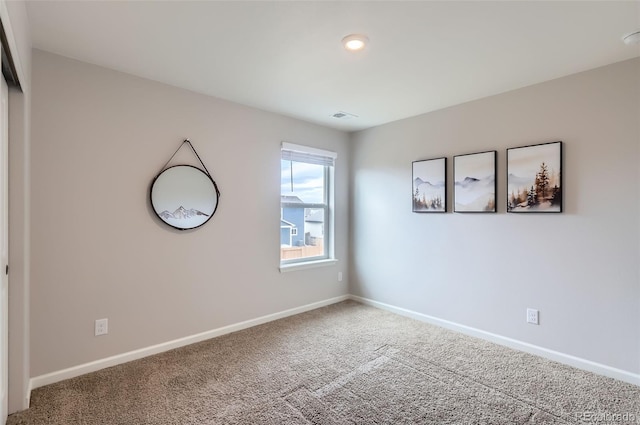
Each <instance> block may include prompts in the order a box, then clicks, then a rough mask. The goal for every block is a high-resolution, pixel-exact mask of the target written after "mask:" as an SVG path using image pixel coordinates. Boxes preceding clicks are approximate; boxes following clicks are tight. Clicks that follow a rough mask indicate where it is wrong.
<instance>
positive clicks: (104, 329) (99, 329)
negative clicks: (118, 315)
mask: <svg viewBox="0 0 640 425" xmlns="http://www.w3.org/2000/svg"><path fill="white" fill-rule="evenodd" d="M95 330H96V332H95V333H96V336H100V335H106V334H108V333H109V319H98V320H96V329H95Z"/></svg>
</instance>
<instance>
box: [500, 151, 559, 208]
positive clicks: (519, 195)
mask: <svg viewBox="0 0 640 425" xmlns="http://www.w3.org/2000/svg"><path fill="white" fill-rule="evenodd" d="M507 211H508V212H517V213H532V212H556V213H557V212H562V142H553V143H545V144H540V145H533V146H524V147H521V148H511V149H507Z"/></svg>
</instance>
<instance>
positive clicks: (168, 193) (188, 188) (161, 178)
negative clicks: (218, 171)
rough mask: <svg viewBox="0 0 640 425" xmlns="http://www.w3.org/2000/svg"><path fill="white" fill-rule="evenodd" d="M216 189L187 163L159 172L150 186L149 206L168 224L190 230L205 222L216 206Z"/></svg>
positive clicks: (204, 176)
mask: <svg viewBox="0 0 640 425" xmlns="http://www.w3.org/2000/svg"><path fill="white" fill-rule="evenodd" d="M219 196H220V193H219V192H218V188H217V186H216V184H215V182H214V181H213V179H212V178H211V176H209V175H208V174H207V173H205V172H204V171H202V170H201V169H199V168H196V167H193V166H191V165H176V166H174V167H170V168H167V169H166V170H164V171H162V172H161V173H160V174H158V176H157V177H156V178H155V180H154V181H153V184H152V185H151V205H152V206H153V210H154V211H155V213H156V215H157V216H158V217H160V219H161V220H162V221H164V222H165V223H167V224H168V225H169V226H171V227H175V228H176V229H180V230H187V229H194V228H196V227H200V226H202V225H203V224H204V223H206V222H207V221H209V219H211V217H212V216H213V214H214V213H215V212H216V208H217V207H218V197H219Z"/></svg>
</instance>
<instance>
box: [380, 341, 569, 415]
mask: <svg viewBox="0 0 640 425" xmlns="http://www.w3.org/2000/svg"><path fill="white" fill-rule="evenodd" d="M394 349H396V350H398V351H401V352H403V353H406V354H409V355H411V353H409V352H407V351H405V350H402V349H399V348H397V347H394ZM392 356H393V354H392ZM416 357H418V356H416ZM420 359H421V360H423V361H425V362H427V363H429V364H431V365H433V366H436V367H438V368H440V369H442V370H444V371H447V372H449V373H450V374H452V375H455V376H456V377H458V378H462V379H463V380H466V381H471V382H474V383H475V384H478V385H480V386H482V387H485V388H488V389H490V390H493V391H495V392H497V393H499V394H502V395H503V396H505V397H507V398H510V399H512V400H516V401H519V402H521V403H523V404H525V405H527V406H529V407H532V408H534V409H538V410H540V411H541V412H544V413H547V414H549V415H551V416H553V417H554V418H557V419H560V420H562V421H564V422H570V423H582V422H580V421H577V420H573V419H570V418H567V417H564V416H560V415H558V414H555V413H553V412H550V411H548V410H546V409H545V408H542V407H540V406H538V405H537V404H535V403H532V402H530V401H528V400H522V399H520V398H518V397H514V396H512V395H510V394H507V393H505V392H503V391H501V390H499V389H497V388H495V387H492V386H490V385H488V384H485V383H483V382H481V381H478V380H476V379H473V378H472V377H470V376H467V375H462V374H460V373H457V372H455V371H453V370H451V369H448V368H446V367H444V366H442V365H440V364H438V363H435V362H433V361H431V360H429V359H425V358H422V357H420ZM392 360H394V361H397V362H398V363H402V364H403V365H405V366H406V367H409V368H411V369H413V370H416V371H419V372H420V373H424V374H425V375H427V376H430V377H431V378H434V379H437V380H439V381H441V382H443V381H442V380H441V379H439V378H438V377H437V376H433V375H432V374H430V373H428V372H425V371H422V370H420V369H417V368H415V367H413V366H412V365H410V364H407V363H406V362H404V361H402V360H401V359H396V358H392ZM531 416H533V415H531Z"/></svg>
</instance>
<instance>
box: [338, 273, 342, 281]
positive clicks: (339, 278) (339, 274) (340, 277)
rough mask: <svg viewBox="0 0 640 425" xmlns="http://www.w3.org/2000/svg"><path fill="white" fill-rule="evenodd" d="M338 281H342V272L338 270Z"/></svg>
mask: <svg viewBox="0 0 640 425" xmlns="http://www.w3.org/2000/svg"><path fill="white" fill-rule="evenodd" d="M338 282H342V272H338Z"/></svg>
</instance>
